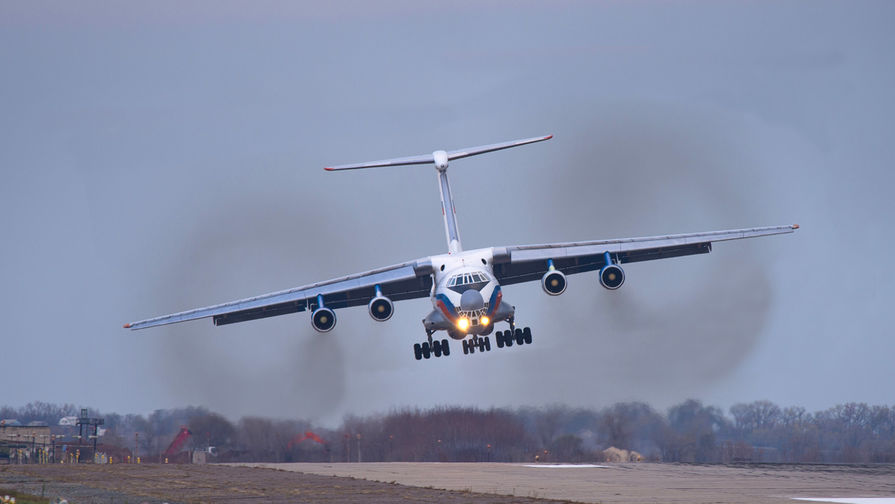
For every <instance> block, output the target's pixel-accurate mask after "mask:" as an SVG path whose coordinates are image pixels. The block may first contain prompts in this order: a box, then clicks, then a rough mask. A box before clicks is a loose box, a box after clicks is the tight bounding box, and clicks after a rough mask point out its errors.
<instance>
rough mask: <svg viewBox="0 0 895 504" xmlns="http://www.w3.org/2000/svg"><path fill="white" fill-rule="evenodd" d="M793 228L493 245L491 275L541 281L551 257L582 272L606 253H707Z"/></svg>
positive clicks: (642, 257) (641, 256)
mask: <svg viewBox="0 0 895 504" xmlns="http://www.w3.org/2000/svg"><path fill="white" fill-rule="evenodd" d="M796 229H799V225H798V224H793V225H791V226H772V227H760V228H749V229H729V230H725V231H710V232H706V233H690V234H677V235H666V236H649V237H642V238H620V239H614V240H597V241H586V242H569V243H549V244H544V245H517V246H512V247H495V248H493V249H492V250H493V253H494V259H493V263H494V274H495V275H496V276H497V279H498V281H499V282H500V284H501V285H510V284H514V283H520V282H528V281H532V280H540V279H541V276H542V275H543V274H544V273H545V272H546V271H547V269H548V265H547V261H548V260H553V265H554V266H555V267H556V269H558V270H560V271H562V272H563V273H565V274H572V273H583V272H585V271H593V270H598V269H600V268H602V267H603V266H605V265H606V260H605V257H606V256H605V254H606V252H608V253H609V255H610V257H611V259H612V260H613V261H614V262H615V263H616V264H624V263H630V262H639V261H651V260H653V259H666V258H669V257H679V256H685V255H692V254H707V253H709V252H711V251H712V243H714V242H719V241H728V240H740V239H742V238H755V237H758V236H768V235H775V234H783V233H792V232H793V231H795V230H796Z"/></svg>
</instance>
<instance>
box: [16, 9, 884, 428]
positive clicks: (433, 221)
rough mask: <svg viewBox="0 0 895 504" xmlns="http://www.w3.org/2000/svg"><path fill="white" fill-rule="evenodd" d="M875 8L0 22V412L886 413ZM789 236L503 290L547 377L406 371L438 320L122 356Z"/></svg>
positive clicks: (178, 12) (506, 363)
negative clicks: (663, 249) (419, 276)
mask: <svg viewBox="0 0 895 504" xmlns="http://www.w3.org/2000/svg"><path fill="white" fill-rule="evenodd" d="M893 14H895V4H892V3H891V2H885V1H881V2H815V1H810V2H808V1H806V2H776V1H775V2H756V1H750V2H698V1H696V2H694V1H662V2H639V1H635V2H621V1H618V2H600V3H596V2H549V3H546V2H545V3H530V2H468V3H463V2H450V3H449V4H435V3H429V4H418V3H417V2H388V3H379V4H376V6H375V7H374V6H372V5H369V4H367V3H365V2H357V3H337V2H315V3H298V2H282V3H281V2H255V3H251V4H249V3H245V2H151V3H135V2H125V3H107V2H58V3H45V2H3V3H0V68H2V79H0V104H2V114H0V169H2V175H3V177H2V183H0V215H2V224H3V239H2V247H0V278H2V283H0V316H2V321H3V324H2V332H0V365H2V368H3V375H4V379H3V382H2V385H0V404H8V405H23V404H25V403H27V402H29V401H34V400H42V401H50V402H59V403H62V402H71V403H75V404H78V405H90V406H93V407H96V408H99V409H101V410H103V411H117V412H122V413H124V412H136V413H146V412H149V411H151V410H153V409H156V408H169V407H175V406H183V405H204V406H207V407H209V408H211V409H213V410H217V411H220V412H222V413H224V414H226V415H228V416H230V417H233V418H236V417H239V416H242V415H268V416H277V417H295V416H298V417H303V418H310V419H314V420H318V421H321V422H328V423H333V422H338V421H339V420H340V419H341V417H342V416H343V415H344V414H346V413H359V414H365V413H372V412H386V411H388V410H389V409H391V408H395V407H403V406H411V407H416V406H419V407H429V406H434V405H477V406H481V407H490V406H492V405H493V406H521V405H531V406H539V405H546V404H554V403H563V404H569V405H572V406H584V407H601V406H604V405H607V404H611V403H612V402H615V401H627V400H642V401H647V402H649V403H651V404H653V405H654V406H656V407H658V408H661V409H664V408H666V407H668V406H669V405H672V404H675V403H677V402H680V401H682V400H684V399H687V398H697V399H701V400H703V401H705V402H707V403H710V404H713V405H718V406H721V407H723V408H725V409H726V408H728V407H729V406H730V405H732V404H735V403H737V402H744V401H753V400H758V399H769V400H772V401H775V402H777V403H779V404H781V405H801V406H805V407H807V408H808V409H810V410H815V409H822V408H827V407H830V406H833V405H835V404H837V403H841V402H846V401H866V402H870V403H876V404H892V403H893V402H895V397H893V387H892V384H893V383H895V366H893V364H892V356H893V355H895V338H893V333H892V329H891V328H892V327H893V325H895V324H893V322H895V320H893V319H895V317H893V310H892V305H893V301H895V296H893V294H892V285H893V283H895V270H893V266H892V263H891V261H890V259H889V256H890V255H891V250H892V248H893V233H892V231H893V229H892V228H893V226H892V222H893V216H895V204H893V201H892V197H891V190H892V189H891V188H892V186H893V182H895V174H893V161H895V155H893V154H895V143H893V137H892V131H893V128H892V125H891V122H892V117H895V99H893V95H892V91H893V89H895V59H893V58H892V52H893V49H895V44H893V42H895V31H893V30H892V26H893V25H895V15H893ZM543 134H554V135H555V138H554V139H553V140H551V141H549V142H546V143H541V144H536V145H532V146H527V147H523V148H519V149H513V150H511V151H502V152H499V153H494V154H489V155H486V156H480V157H476V158H471V159H467V160H462V161H458V162H455V163H453V164H452V166H451V169H450V174H451V181H452V184H453V191H454V194H455V200H456V204H457V207H458V219H459V224H460V230H461V236H462V239H463V244H464V246H465V247H466V248H476V247H486V246H492V245H511V244H524V243H543V242H549V241H569V240H583V239H599V238H615V237H627V236H642V235H651V234H663V233H679V232H692V231H708V230H714V229H725V228H737V227H751V226H763V225H778V224H792V223H799V224H801V226H802V229H801V230H799V231H798V232H797V233H795V234H793V235H785V236H778V237H770V238H762V239H758V240H752V241H749V242H734V243H725V244H719V245H717V246H716V247H715V248H714V251H713V253H712V254H709V255H708V256H693V257H687V258H679V259H671V260H666V261H658V262H652V263H638V264H632V265H630V266H629V267H627V269H626V271H627V273H628V276H627V282H626V283H625V286H624V287H623V288H622V289H620V290H619V291H616V292H608V291H605V290H604V289H602V288H601V287H599V285H598V282H597V279H596V275H595V274H593V273H590V274H583V275H575V276H572V277H570V278H569V288H568V290H567V291H566V293H565V294H564V295H562V296H560V297H557V298H553V297H548V296H546V295H544V294H543V292H542V291H541V288H540V286H538V285H537V284H536V283H533V284H524V285H515V286H511V287H508V288H507V289H505V292H504V294H505V300H506V301H508V302H511V303H512V304H514V305H515V306H516V308H517V312H516V317H517V321H518V322H519V323H520V324H521V325H525V326H530V327H531V328H532V331H533V333H534V344H533V345H530V346H524V347H521V348H516V347H514V348H512V349H509V350H496V348H495V350H496V351H492V352H490V353H488V354H484V355H482V354H479V353H476V354H475V355H470V356H464V355H463V354H462V352H461V351H460V345H459V344H458V343H454V345H453V347H452V348H453V355H451V357H449V358H442V359H435V360H429V361H423V362H417V361H415V360H414V359H413V352H412V345H413V343H415V342H420V341H422V340H423V338H424V336H425V334H424V332H423V328H422V324H421V323H420V320H421V319H422V318H423V317H424V316H425V315H426V313H428V311H429V310H430V309H431V305H430V302H429V301H428V300H425V299H423V300H415V301H407V302H402V303H399V304H398V305H397V307H396V312H395V316H394V317H393V318H392V320H391V321H389V322H387V323H384V324H380V323H376V322H374V321H372V319H371V318H370V317H369V316H368V315H367V313H366V310H365V309H363V308H352V309H346V310H342V311H339V313H338V316H339V319H338V320H339V322H338V326H337V327H336V329H335V330H334V331H332V332H331V333H328V334H317V333H315V332H314V331H313V330H312V329H311V326H310V323H309V316H308V315H307V314H306V313H301V314H295V315H288V316H283V317H277V318H273V319H265V320H260V321H255V322H249V323H243V324H235V325H229V326H225V327H217V328H216V327H214V326H213V325H212V323H211V322H210V321H209V320H202V321H197V322H190V323H186V324H178V325H173V326H167V327H162V328H157V329H150V330H145V331H138V332H131V331H126V330H124V329H122V328H121V325H122V324H123V323H125V322H130V321H134V320H138V319H143V318H148V317H152V316H156V315H162V314H166V313H170V312H174V311H181V310H184V309H189V308H195V307H200V306H206V305H210V304H215V303H219V302H224V301H230V300H233V299H238V298H243V297H247V296H251V295H255V294H260V293H264V292H269V291H273V290H279V289H284V288H289V287H294V286H297V285H302V284H305V283H310V282H313V281H318V280H323V279H326V278H331V277H336V276H341V275H344V274H348V273H353V272H358V271H364V270H367V269H371V268H374V267H379V266H383V265H387V264H392V263H396V262H400V261H405V260H410V259H415V258H418V257H425V256H428V255H430V254H437V253H442V252H444V251H445V250H446V244H445V240H444V231H443V228H442V220H441V215H440V206H439V202H438V187H437V184H436V176H435V171H434V169H433V168H431V167H427V166H412V167H404V168H394V169H382V170H370V171H366V172H348V173H327V172H324V171H323V170H322V167H323V166H325V165H329V164H339V163H349V162H357V161H366V160H373V159H381V158H384V157H394V156H405V155H414V154H421V153H426V152H431V151H433V150H435V149H448V150H450V149H455V148H460V147H466V146H472V145H479V144H486V143H493V142H498V141H503V140H510V139H515V138H524V137H529V136H535V135H543Z"/></svg>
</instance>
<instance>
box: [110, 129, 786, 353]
mask: <svg viewBox="0 0 895 504" xmlns="http://www.w3.org/2000/svg"><path fill="white" fill-rule="evenodd" d="M551 138H553V135H548V136H542V137H535V138H527V139H524V140H516V141H512V142H504V143H497V144H492V145H483V146H479V147H471V148H466V149H459V150H453V151H447V152H445V151H443V150H439V151H435V152H433V153H432V154H424V155H420V156H410V157H403V158H395V159H386V160H382V161H373V162H368V163H357V164H347V165H340V166H332V167H327V168H324V169H325V170H327V171H342V170H357V169H362V168H374V167H385V166H401V165H417V164H430V163H433V164H434V165H435V170H436V173H437V175H438V188H439V190H440V192H441V209H442V214H443V216H444V230H445V234H446V236H447V245H448V252H447V253H446V254H440V255H434V256H430V257H424V258H422V259H417V260H415V261H408V262H404V263H401V264H395V265H393V266H386V267H384V268H379V269H375V270H371V271H366V272H363V273H358V274H355V275H348V276H345V277H341V278H335V279H332V280H327V281H325V282H319V283H314V284H310V285H304V286H301V287H296V288H293V289H288V290H284V291H280V292H273V293H270V294H262V295H260V296H255V297H251V298H246V299H240V300H238V301H232V302H229V303H223V304H219V305H214V306H209V307H206V308H198V309H195V310H189V311H185V312H180V313H174V314H171V315H164V316H161V317H156V318H151V319H146V320H141V321H139V322H131V323H130V324H125V326H124V327H125V328H129V329H145V328H147V327H153V326H159V325H164V324H171V323H175V322H184V321H187V320H195V319H200V318H207V317H212V320H213V321H214V324H215V325H224V324H233V323H235V322H244V321H247V320H254V319H259V318H264V317H273V316H276V315H285V314H287V313H295V312H301V311H310V312H311V326H312V327H313V328H314V329H316V330H317V331H319V332H322V333H325V332H329V331H332V330H333V328H334V327H335V326H336V314H335V311H334V310H337V309H340V308H347V307H349V306H359V305H364V304H365V305H367V310H368V311H369V313H370V316H371V317H373V320H376V321H378V322H385V321H386V320H388V319H390V318H391V317H392V314H393V313H394V310H395V308H394V302H395V301H401V300H404V299H414V298H422V297H429V298H430V299H431V300H432V311H431V312H430V313H429V314H428V315H426V318H424V319H423V328H424V329H425V331H426V341H423V342H422V343H416V344H414V345H413V354H414V357H415V358H416V359H417V360H420V359H429V358H430V357H442V356H448V355H450V354H451V347H450V343H449V340H448V339H446V338H445V339H433V337H432V335H433V334H435V333H436V332H438V331H446V332H447V335H448V336H449V337H450V339H454V340H459V341H462V343H463V353H464V354H470V353H475V352H476V351H477V350H478V351H479V352H487V351H490V350H491V341H490V338H489V335H490V334H491V333H492V332H493V331H494V326H495V325H496V324H498V323H504V322H505V323H507V324H509V330H505V331H497V332H496V333H494V339H495V342H496V344H497V347H498V348H504V347H512V346H513V345H524V344H530V343H531V342H532V332H531V329H530V328H528V327H524V328H518V327H516V307H515V306H513V305H512V304H510V303H509V302H508V301H507V300H506V299H505V298H504V292H503V289H502V287H504V286H507V285H512V284H517V283H521V282H529V281H539V282H540V283H541V287H542V288H543V289H544V292H546V293H547V294H549V295H551V296H558V295H560V294H562V293H563V292H564V291H565V290H566V275H570V274H574V273H584V272H586V271H598V279H599V282H600V285H602V286H603V287H605V288H606V289H609V290H615V289H618V288H619V287H621V286H622V284H624V283H625V272H624V270H623V269H622V264H627V263H635V262H640V261H651V260H654V259H666V258H669V257H679V256H686V255H692V254H705V253H708V252H711V250H712V243H715V242H719V241H728V240H739V239H742V238H754V237H757V236H768V235H775V234H783V233H792V232H793V231H794V230H796V229H798V228H799V226H798V225H797V224H794V225H789V226H773V227H760V228H749V229H732V230H725V231H710V232H704V233H690V234H676V235H666V236H650V237H642V238H621V239H612V240H594V241H579V242H568V243H548V244H544V245H514V246H507V247H489V248H481V249H475V250H463V247H462V246H461V245H460V231H459V228H458V226H457V214H456V212H455V211H454V200H453V197H452V196H451V186H450V184H449V183H448V176H447V168H448V162H449V161H453V160H456V159H462V158H465V157H469V156H475V155H478V154H484V153H486V152H493V151H498V150H502V149H508V148H510V147H518V146H520V145H526V144H531V143H535V142H541V141H544V140H549V139H551Z"/></svg>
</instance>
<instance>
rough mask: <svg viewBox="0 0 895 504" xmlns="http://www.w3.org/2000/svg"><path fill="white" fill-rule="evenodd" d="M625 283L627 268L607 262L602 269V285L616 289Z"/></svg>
mask: <svg viewBox="0 0 895 504" xmlns="http://www.w3.org/2000/svg"><path fill="white" fill-rule="evenodd" d="M623 283H625V270H623V269H622V267H621V266H619V265H618V264H607V265H606V266H603V268H602V269H601V270H600V285H602V286H603V287H605V288H607V289H609V290H615V289H618V288H619V287H621V286H622V284H623Z"/></svg>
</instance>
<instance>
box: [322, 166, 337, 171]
mask: <svg viewBox="0 0 895 504" xmlns="http://www.w3.org/2000/svg"><path fill="white" fill-rule="evenodd" d="M323 169H324V170H326V171H334V170H335V168H333V167H331V166H324V167H323Z"/></svg>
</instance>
